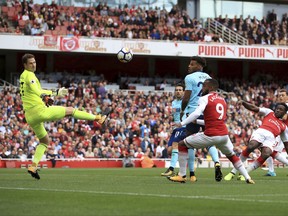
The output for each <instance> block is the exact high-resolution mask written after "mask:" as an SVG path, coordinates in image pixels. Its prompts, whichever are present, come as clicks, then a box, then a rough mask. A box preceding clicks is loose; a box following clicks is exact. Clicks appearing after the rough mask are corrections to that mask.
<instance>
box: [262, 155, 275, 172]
mask: <svg viewBox="0 0 288 216" xmlns="http://www.w3.org/2000/svg"><path fill="white" fill-rule="evenodd" d="M266 163H267V166H268V172H267V173H266V174H265V176H276V173H275V170H274V158H272V157H269V158H267V160H266Z"/></svg>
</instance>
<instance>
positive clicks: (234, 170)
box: [231, 155, 247, 174]
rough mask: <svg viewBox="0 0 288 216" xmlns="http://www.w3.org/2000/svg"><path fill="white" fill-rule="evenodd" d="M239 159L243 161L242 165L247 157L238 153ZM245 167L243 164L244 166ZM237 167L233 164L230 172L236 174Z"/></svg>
mask: <svg viewBox="0 0 288 216" xmlns="http://www.w3.org/2000/svg"><path fill="white" fill-rule="evenodd" d="M240 159H241V161H242V163H243V165H244V162H245V161H246V160H247V157H244V156H243V155H240ZM244 167H245V166H244ZM237 171H238V170H237V169H236V168H235V166H234V168H233V169H232V170H231V173H234V174H237Z"/></svg>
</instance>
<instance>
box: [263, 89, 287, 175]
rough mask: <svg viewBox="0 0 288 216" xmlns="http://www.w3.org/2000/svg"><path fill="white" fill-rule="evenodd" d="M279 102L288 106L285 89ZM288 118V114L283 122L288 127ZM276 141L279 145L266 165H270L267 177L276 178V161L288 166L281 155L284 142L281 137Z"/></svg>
mask: <svg viewBox="0 0 288 216" xmlns="http://www.w3.org/2000/svg"><path fill="white" fill-rule="evenodd" d="M277 102H279V103H286V105H287V106H288V91H287V90H286V89H284V88H283V89H280V90H279V92H278V96H277ZM287 116H288V113H287V114H286V116H284V117H283V121H284V123H285V124H286V125H287V126H288V117H287ZM276 141H277V145H276V146H275V147H274V151H273V153H272V155H271V157H269V158H267V160H266V163H267V165H268V172H267V173H266V175H265V176H272V177H275V176H276V172H275V170H274V159H276V160H278V161H280V162H282V163H284V164H286V165H288V164H287V162H288V160H287V159H286V157H285V156H284V155H283V154H281V153H282V151H283V149H284V144H283V141H282V140H281V139H280V137H279V136H278V137H276Z"/></svg>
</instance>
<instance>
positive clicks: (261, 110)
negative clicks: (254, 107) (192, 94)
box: [259, 107, 273, 116]
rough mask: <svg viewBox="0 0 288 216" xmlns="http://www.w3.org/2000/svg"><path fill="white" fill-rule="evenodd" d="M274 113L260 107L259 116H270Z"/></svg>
mask: <svg viewBox="0 0 288 216" xmlns="http://www.w3.org/2000/svg"><path fill="white" fill-rule="evenodd" d="M271 112H273V110H271V109H268V108H265V107H259V115H264V116H266V115H268V114H269V113H271Z"/></svg>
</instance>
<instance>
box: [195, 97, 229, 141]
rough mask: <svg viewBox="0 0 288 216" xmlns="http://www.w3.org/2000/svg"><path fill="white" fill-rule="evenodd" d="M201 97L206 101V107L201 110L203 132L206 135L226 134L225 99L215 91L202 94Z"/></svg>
mask: <svg viewBox="0 0 288 216" xmlns="http://www.w3.org/2000/svg"><path fill="white" fill-rule="evenodd" d="M205 97H206V98H207V99H206V98H205ZM203 99H205V101H206V107H205V110H204V112H203V114H204V122H205V131H204V134H205V135H207V136H223V135H227V134H228V129H227V127H226V124H225V120H226V118H227V116H226V114H227V104H226V101H225V99H224V98H223V97H221V96H220V95H219V94H217V93H216V92H213V93H210V94H208V95H206V96H204V97H203ZM199 102H200V100H199Z"/></svg>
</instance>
